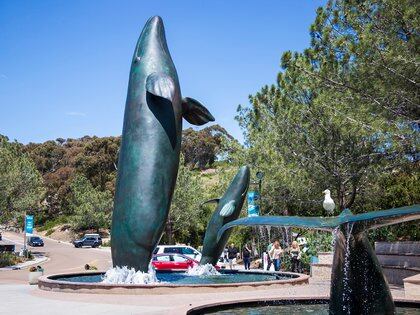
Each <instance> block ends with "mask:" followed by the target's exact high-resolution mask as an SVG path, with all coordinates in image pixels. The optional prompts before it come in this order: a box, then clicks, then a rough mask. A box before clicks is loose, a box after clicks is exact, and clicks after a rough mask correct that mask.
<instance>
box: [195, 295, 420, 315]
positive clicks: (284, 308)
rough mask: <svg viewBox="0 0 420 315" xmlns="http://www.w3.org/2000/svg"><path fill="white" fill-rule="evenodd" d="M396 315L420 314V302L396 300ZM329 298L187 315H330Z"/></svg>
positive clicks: (204, 309)
mask: <svg viewBox="0 0 420 315" xmlns="http://www.w3.org/2000/svg"><path fill="white" fill-rule="evenodd" d="M394 302H395V306H396V313H395V314H396V315H414V314H418V312H419V308H420V301H412V300H403V299H396V300H395V301H394ZM328 303H329V299H328V298H313V299H310V298H297V299H283V300H248V301H236V302H233V303H232V302H231V303H229V302H227V303H217V304H209V305H202V306H200V307H195V308H193V309H190V310H189V311H188V312H187V315H198V314H200V315H201V314H203V315H204V314H217V315H277V314H287V315H291V314H316V315H328V314H329V311H328V307H329V305H328Z"/></svg>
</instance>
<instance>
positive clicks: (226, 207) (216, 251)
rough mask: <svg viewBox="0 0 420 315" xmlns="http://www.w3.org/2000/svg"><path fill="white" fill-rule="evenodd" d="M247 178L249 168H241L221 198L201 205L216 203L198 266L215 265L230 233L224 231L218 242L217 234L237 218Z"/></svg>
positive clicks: (247, 183) (246, 188) (243, 197)
mask: <svg viewBox="0 0 420 315" xmlns="http://www.w3.org/2000/svg"><path fill="white" fill-rule="evenodd" d="M249 177H250V172H249V167H248V166H242V167H241V168H240V169H239V171H238V173H237V174H236V176H235V177H234V179H233V180H232V182H231V183H230V185H229V187H228V188H227V189H226V192H225V194H224V195H223V197H222V198H220V199H212V200H209V201H206V202H204V203H203V204H206V203H208V202H217V207H216V210H215V211H214V213H213V215H212V217H211V219H210V221H209V223H208V225H207V228H206V234H205V236H204V243H203V253H202V257H201V260H200V265H205V264H212V265H215V264H216V263H217V260H218V259H219V257H220V255H221V254H222V252H223V249H224V248H225V246H226V243H227V241H228V239H229V236H230V232H231V231H226V232H225V233H224V234H223V236H222V237H221V238H220V239H219V240H217V232H218V231H219V229H221V228H222V226H223V225H224V224H226V223H228V222H230V221H233V220H236V219H237V218H238V217H239V214H240V213H241V209H242V205H243V204H244V201H245V197H246V192H247V191H248V186H249Z"/></svg>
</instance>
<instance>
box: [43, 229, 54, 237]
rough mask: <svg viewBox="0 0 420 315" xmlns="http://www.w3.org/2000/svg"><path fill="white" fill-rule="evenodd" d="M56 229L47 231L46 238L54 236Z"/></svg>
mask: <svg viewBox="0 0 420 315" xmlns="http://www.w3.org/2000/svg"><path fill="white" fill-rule="evenodd" d="M54 231H55V230H54V229H49V230H48V231H47V233H45V236H50V235H51V234H53V233H54Z"/></svg>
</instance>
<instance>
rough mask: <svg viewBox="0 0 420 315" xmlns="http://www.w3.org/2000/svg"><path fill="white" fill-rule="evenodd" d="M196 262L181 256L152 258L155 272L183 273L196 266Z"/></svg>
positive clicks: (155, 256)
mask: <svg viewBox="0 0 420 315" xmlns="http://www.w3.org/2000/svg"><path fill="white" fill-rule="evenodd" d="M198 263H199V262H198V261H197V260H194V259H192V258H190V257H188V256H186V255H182V254H157V255H154V256H153V258H152V265H153V267H155V269H156V270H168V271H185V270H188V268H192V267H194V266H195V265H198Z"/></svg>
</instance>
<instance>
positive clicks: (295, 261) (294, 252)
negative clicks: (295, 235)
mask: <svg viewBox="0 0 420 315" xmlns="http://www.w3.org/2000/svg"><path fill="white" fill-rule="evenodd" d="M290 258H291V261H292V272H300V258H301V252H300V248H299V244H298V242H296V241H293V242H292V247H291V248H290Z"/></svg>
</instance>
